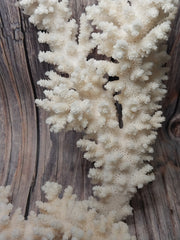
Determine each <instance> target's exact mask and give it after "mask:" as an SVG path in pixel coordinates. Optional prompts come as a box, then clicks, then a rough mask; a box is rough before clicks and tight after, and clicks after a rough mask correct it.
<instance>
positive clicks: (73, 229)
mask: <svg viewBox="0 0 180 240" xmlns="http://www.w3.org/2000/svg"><path fill="white" fill-rule="evenodd" d="M61 188H62V187H61V185H58V184H57V183H53V182H47V183H46V184H45V185H44V186H43V187H42V190H43V191H44V193H45V194H46V199H47V200H48V202H46V203H43V202H40V201H39V202H37V203H36V204H37V206H38V208H39V211H40V213H39V214H38V215H36V214H35V213H34V212H31V213H30V215H29V217H28V220H24V218H23V216H21V213H20V209H17V210H16V212H15V213H14V214H13V215H12V216H10V213H11V210H12V205H11V204H9V203H8V197H9V194H10V187H9V186H8V187H1V188H0V203H1V204H0V233H1V234H0V240H14V239H23V240H42V239H47V240H52V239H54V240H55V239H62V240H70V239H71V240H94V239H97V240H104V239H107V240H111V239H112V240H114V239H123V240H134V237H131V236H130V235H129V234H128V232H127V230H128V228H127V225H126V224H125V223H123V222H118V223H114V218H113V216H112V215H111V214H109V215H108V216H106V217H104V216H102V215H99V214H97V213H96V211H95V210H94V209H91V210H88V204H87V202H86V201H77V200H76V195H73V194H72V188H71V187H68V188H66V189H65V191H64V195H63V198H62V199H59V198H58V195H59V194H60V192H61Z"/></svg>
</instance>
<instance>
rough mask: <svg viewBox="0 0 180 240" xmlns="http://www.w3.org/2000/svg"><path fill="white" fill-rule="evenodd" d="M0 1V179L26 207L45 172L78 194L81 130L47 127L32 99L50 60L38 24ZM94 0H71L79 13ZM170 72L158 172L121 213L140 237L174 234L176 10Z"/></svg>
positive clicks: (173, 238) (178, 135) (84, 181)
mask: <svg viewBox="0 0 180 240" xmlns="http://www.w3.org/2000/svg"><path fill="white" fill-rule="evenodd" d="M15 2H16V0H11V1H6V0H1V1H0V184H1V185H7V184H11V185H12V190H13V195H12V201H13V204H14V206H15V207H17V206H20V207H21V208H22V212H23V214H24V215H27V214H28V212H29V211H30V210H31V209H34V210H36V208H35V201H36V200H40V199H43V196H42V195H41V191H40V187H41V186H42V185H43V184H44V182H46V181H47V180H51V181H56V182H59V183H60V184H62V185H63V187H66V186H67V185H72V186H73V187H74V189H75V193H77V195H78V197H79V199H84V198H87V197H88V196H89V195H90V194H91V184H90V181H89V179H88V178H87V172H88V169H89V166H90V163H88V162H87V161H85V160H84V159H83V157H82V153H81V152H80V150H79V149H77V148H76V141H77V139H79V138H80V137H81V134H77V133H75V132H73V131H72V132H69V133H65V132H62V133H60V134H53V133H50V132H49V129H48V126H47V125H46V124H45V119H46V117H47V114H46V113H45V111H43V110H41V109H37V108H36V107H35V104H34V99H36V98H43V93H42V89H41V88H40V87H38V85H37V84H36V82H37V81H38V80H39V79H40V78H43V77H44V73H45V72H46V71H47V70H49V69H51V68H52V66H49V65H48V64H45V63H42V64H40V63H39V62H38V59H37V55H38V52H39V50H40V49H41V50H42V49H44V50H46V49H47V46H46V45H42V44H41V45H39V44H38V41H37V34H36V32H37V30H36V29H35V28H34V27H33V26H32V25H31V24H29V22H28V19H27V17H26V16H24V15H23V14H22V12H20V11H19V9H18V8H17V7H16V6H15ZM94 2H96V1H95V0H71V1H70V5H71V7H72V9H73V16H74V17H75V18H76V19H77V20H78V19H79V16H80V14H81V12H82V11H84V8H85V6H86V5H87V4H93V3H94ZM168 51H169V53H170V54H171V56H172V59H171V61H170V63H169V66H170V69H171V70H170V74H169V76H170V77H169V78H170V79H169V81H168V84H167V87H168V94H167V97H166V99H165V100H164V102H163V109H164V114H165V116H166V122H165V123H164V124H163V127H162V129H161V130H160V131H159V134H158V139H157V141H156V144H155V153H154V162H153V166H154V171H155V174H156V180H155V181H154V182H153V183H151V184H148V185H147V186H145V187H144V188H143V189H142V190H141V191H139V192H138V193H137V194H136V196H135V197H134V198H133V200H132V205H133V207H134V216H131V217H129V218H128V219H127V222H128V223H129V225H130V228H131V232H132V233H134V234H135V235H136V236H137V239H138V240H178V239H180V184H179V183H180V160H179V156H180V148H179V145H180V101H179V92H180V91H179V90H180V83H179V78H180V68H179V66H180V10H179V12H178V14H177V18H176V20H175V23H174V25H173V30H172V32H171V35H170V38H169V48H168Z"/></svg>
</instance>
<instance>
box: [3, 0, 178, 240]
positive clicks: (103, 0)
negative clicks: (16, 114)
mask: <svg viewBox="0 0 180 240" xmlns="http://www.w3.org/2000/svg"><path fill="white" fill-rule="evenodd" d="M177 2H178V1H175V0H174V1H173V0H156V1H155V0H146V1H143V2H142V1H141V0H134V1H132V2H129V1H125V0H116V1H113V0H98V4H97V5H92V6H88V7H87V8H86V12H85V13H83V14H82V15H81V18H80V26H78V24H77V23H76V21H75V20H74V19H72V17H71V11H70V9H69V7H68V0H62V1H61V2H59V1H58V0H20V1H19V5H20V7H21V8H23V9H24V12H25V13H26V14H28V15H30V18H29V21H30V22H31V23H33V24H34V25H35V26H37V27H38V28H39V29H42V30H46V31H43V32H42V31H40V32H39V33H38V36H39V38H38V39H39V42H40V43H47V44H48V45H49V47H50V51H46V52H42V51H41V52H40V53H39V60H40V62H43V61H45V62H48V63H51V64H54V65H55V66H56V71H49V72H47V73H46V76H47V78H48V80H46V79H42V80H40V81H39V82H38V84H39V85H41V86H42V87H45V88H46V89H47V90H45V91H44V94H45V99H43V100H39V99H38V100H36V103H37V105H38V106H40V107H42V108H43V109H45V110H46V111H48V112H49V117H48V118H47V120H46V122H47V123H48V124H49V125H50V130H51V131H54V132H59V131H61V130H62V129H65V130H67V131H69V130H75V131H80V132H84V137H83V138H82V139H80V140H79V141H78V142H77V146H78V147H81V149H82V150H83V151H84V152H85V154H84V157H85V159H87V160H89V161H91V162H93V163H94V167H93V168H91V169H90V171H89V177H90V178H91V179H92V183H93V184H94V185H95V186H94V187H93V194H94V196H93V197H91V198H90V199H89V200H87V201H86V204H87V206H88V207H91V208H92V210H88V208H87V206H86V207H85V205H84V202H76V201H75V200H72V198H71V200H70V202H69V200H68V199H67V198H66V193H65V196H64V198H63V199H62V200H57V201H58V205H56V203H55V202H56V200H54V201H50V202H48V203H47V204H46V203H44V204H43V208H45V211H46V212H48V211H49V210H48V211H47V209H46V207H47V206H49V205H51V206H52V208H53V209H54V208H57V209H58V214H59V215H58V218H61V219H63V220H64V215H61V211H60V209H61V206H60V204H59V203H62V205H67V206H66V207H67V209H66V210H65V212H66V214H67V219H68V221H69V222H70V223H67V224H66V226H67V228H68V226H69V224H71V225H73V224H74V221H75V219H78V216H75V215H74V216H72V219H70V218H69V217H68V216H69V215H70V212H69V211H70V209H71V206H72V201H73V204H74V206H75V209H76V208H80V209H81V210H79V211H80V212H82V211H83V212H84V216H86V219H88V220H86V221H87V222H88V221H89V222H91V220H92V219H94V218H98V217H97V216H96V217H94V216H95V215H96V213H95V212H96V211H95V210H93V209H96V210H97V211H98V212H100V213H99V214H104V215H105V216H111V217H112V216H113V217H112V218H113V219H114V220H112V218H110V220H108V219H109V217H107V221H110V222H111V224H109V227H110V230H107V229H106V228H105V229H106V230H105V232H106V233H107V235H108V231H111V230H112V229H113V231H112V232H113V234H116V230H114V229H116V227H114V226H115V225H113V221H119V220H122V219H123V218H125V217H126V216H127V215H129V214H131V212H132V208H131V207H130V205H129V201H130V200H131V198H132V196H133V195H134V193H135V192H136V191H137V188H142V187H143V185H144V184H146V183H148V182H150V181H152V180H153V179H154V175H153V174H152V173H151V171H152V167H151V165H150V164H149V163H148V162H149V161H151V160H152V159H153V158H152V153H153V148H152V144H153V143H154V141H155V139H156V135H157V132H156V131H157V129H158V128H159V127H160V126H161V123H162V121H164V117H163V116H162V111H161V105H160V104H159V103H160V101H161V100H162V99H163V97H164V95H165V93H166V89H165V84H164V81H165V80H167V71H168V69H167V68H166V67H165V64H166V62H167V61H168V59H169V56H168V55H167V53H166V41H167V38H168V33H169V31H170V29H171V22H172V20H173V19H174V17H175V14H176V9H177V6H176V5H177ZM144 9H146V14H144V11H145V10H144ZM94 29H96V31H95V30H94ZM93 51H97V58H93V57H92V52H93ZM99 59H101V60H99ZM118 106H122V120H123V127H122V126H121V125H122V124H120V123H119V119H118V113H117V108H118ZM48 184H49V183H48ZM48 184H47V185H46V187H45V189H47V193H48V191H50V192H51V189H50V188H49V190H48V186H49V185H48ZM54 186H55V185H54ZM3 191H5V192H6V191H7V190H6V189H4V190H3ZM45 191H46V190H45ZM66 191H67V192H68V191H69V190H66ZM48 194H49V193H48ZM47 196H49V195H47ZM56 197H57V194H56ZM73 199H74V198H73ZM65 202H66V204H65ZM48 204H49V205H48ZM38 205H39V204H38ZM39 206H41V204H40V205H39ZM45 206H46V207H45ZM57 206H58V207H57ZM68 208H69V209H68ZM74 211H75V212H76V210H74ZM49 213H50V216H51V215H52V216H54V214H55V212H53V211H52V212H48V214H49ZM80 215H81V214H80ZM92 215H93V216H92ZM40 216H41V215H39V216H38V219H40ZM45 219H46V220H43V221H45V222H46V224H47V223H49V222H51V220H52V219H53V218H52V219H51V217H49V215H48V216H46V218H45ZM63 220H61V221H63ZM53 221H54V220H52V222H53ZM86 221H85V222H86ZM98 221H101V220H98ZM38 222H41V221H39V220H38ZM92 222H93V221H92ZM105 222H106V221H105V217H104V216H103V217H102V225H103V226H105V225H106V224H105ZM108 223H109V222H108ZM54 224H55V226H56V224H57V223H54ZM100 225H101V224H100ZM116 226H122V229H125V228H126V227H125V228H124V225H123V223H122V222H121V223H120V225H116ZM49 227H50V228H53V229H54V227H53V226H52V225H50V226H49ZM78 228H80V229H81V230H82V231H85V232H86V234H85V235H83V237H82V238H80V237H79V238H78V237H77V236H75V237H74V236H73V237H74V238H73V237H72V239H74V240H75V239H94V238H93V237H92V238H88V235H87V234H88V230H87V229H88V228H87V223H86V224H85V225H80V227H78ZM40 229H41V227H40ZM48 229H49V228H48ZM90 229H95V230H94V231H96V226H95V225H93V226H92V227H90ZM117 229H121V227H120V228H119V227H117ZM122 229H121V230H120V232H123V231H124V230H122ZM52 231H55V230H52ZM97 231H99V230H97ZM117 231H119V230H117ZM62 232H63V233H64V234H65V232H67V229H63V231H62ZM120 232H118V234H119V233H120ZM125 232H127V231H126V230H125ZM53 234H54V232H53ZM60 234H61V232H60ZM69 234H70V233H69ZM102 234H103V233H102ZM126 234H127V233H126ZM55 235H56V234H55ZM55 235H52V236H53V237H52V238H48V239H55V238H54V236H55ZM107 235H106V236H105V235H104V236H103V235H102V236H103V237H101V238H97V237H96V239H123V240H125V239H130V237H129V235H127V237H125V235H123V236H122V238H121V237H120V235H113V236H112V235H111V237H110V235H108V236H107ZM60 236H61V235H60ZM68 236H69V235H68ZM84 236H85V237H84ZM95 236H96V235H95ZM97 236H98V235H97ZM113 237H114V238H113ZM62 239H66V238H62ZM67 239H68V238H67Z"/></svg>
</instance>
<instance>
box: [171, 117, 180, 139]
mask: <svg viewBox="0 0 180 240" xmlns="http://www.w3.org/2000/svg"><path fill="white" fill-rule="evenodd" d="M169 135H170V136H171V137H173V138H178V140H179V139H180V114H178V115H176V116H175V117H173V118H172V119H171V121H170V124H169Z"/></svg>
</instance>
